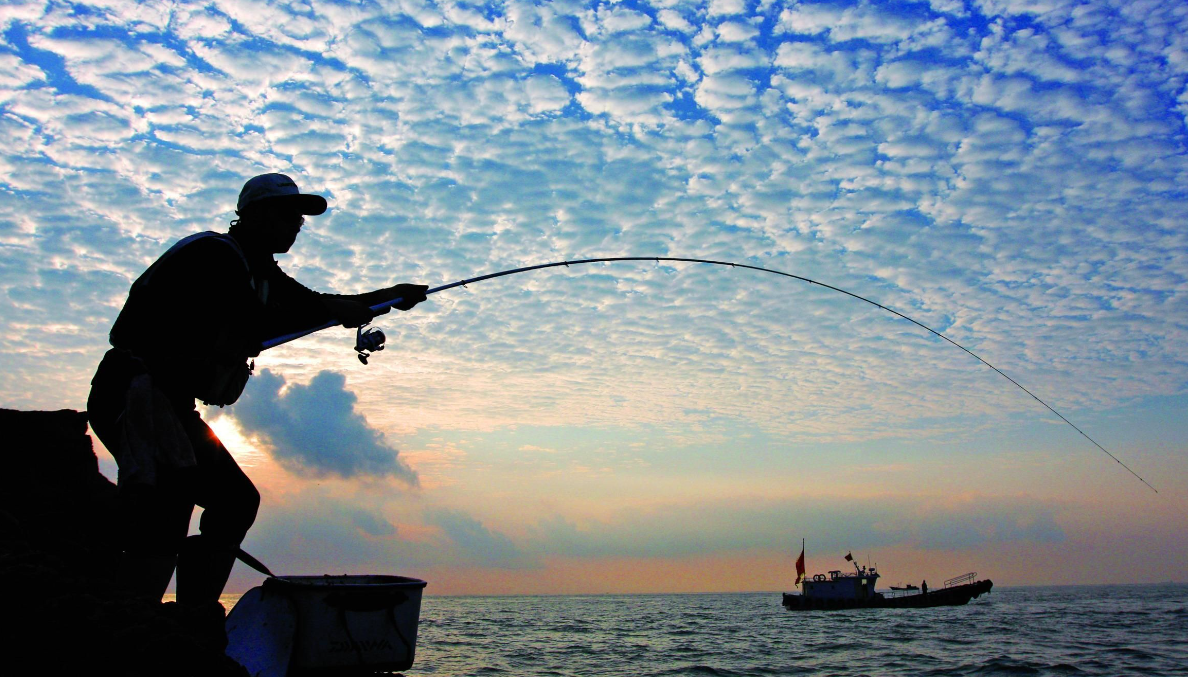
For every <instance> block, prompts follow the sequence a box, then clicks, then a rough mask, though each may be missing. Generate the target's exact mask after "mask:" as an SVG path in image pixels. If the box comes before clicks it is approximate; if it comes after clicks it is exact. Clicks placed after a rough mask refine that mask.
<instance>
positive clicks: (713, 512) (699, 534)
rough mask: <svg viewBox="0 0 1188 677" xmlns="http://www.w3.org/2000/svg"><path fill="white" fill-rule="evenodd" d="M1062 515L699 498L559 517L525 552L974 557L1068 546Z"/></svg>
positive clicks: (549, 520) (1050, 509)
mask: <svg viewBox="0 0 1188 677" xmlns="http://www.w3.org/2000/svg"><path fill="white" fill-rule="evenodd" d="M1058 511H1059V508H1058V507H1057V506H1053V505H1048V504H1045V503H1044V502H1043V501H1038V500H1035V499H1030V498H1026V497H1023V498H1014V499H1011V500H1002V499H997V498H992V497H987V498H980V499H970V500H968V501H960V502H956V503H954V502H952V501H945V500H935V499H921V498H909V497H903V498H898V497H880V498H879V499H877V500H863V499H859V500H853V499H847V500H834V499H828V498H816V499H813V500H805V499H793V500H770V501H758V500H741V501H740V500H737V499H732V500H731V501H730V502H728V503H724V502H719V501H699V502H697V503H695V504H670V505H664V504H661V505H657V506H653V507H651V508H649V509H647V510H639V509H632V510H629V511H628V510H624V511H621V512H619V513H618V514H616V515H614V517H612V518H610V519H605V520H603V521H587V522H585V523H583V524H581V525H579V524H578V523H576V522H574V521H572V520H570V519H566V518H564V517H562V516H560V515H553V516H550V517H546V518H543V519H541V520H540V521H539V522H538V523H537V524H536V525H535V528H534V530H533V534H532V536H531V538H530V539H529V540H528V542H527V543H526V544H525V546H524V547H525V549H526V550H528V551H531V552H534V553H538V554H541V555H546V554H547V555H555V556H569V557H676V558H679V557H689V556H695V555H698V554H704V553H715V554H722V553H727V552H744V551H748V550H764V549H767V548H770V547H772V544H773V543H781V542H783V541H784V540H786V537H787V534H789V533H796V534H807V536H806V537H807V538H808V539H809V540H810V541H812V542H814V543H816V544H817V545H816V547H817V548H820V549H824V550H830V549H833V550H845V549H847V548H853V549H855V550H857V549H876V548H887V547H892V546H903V545H908V546H913V547H917V548H920V549H923V550H971V549H976V548H978V547H981V546H984V545H988V544H1007V543H1015V544H1018V543H1041V544H1051V543H1060V542H1063V541H1064V538H1065V536H1064V530H1063V529H1062V528H1061V527H1060V526H1059V524H1058V522H1057V520H1056V515H1057V512H1058ZM826 525H827V526H826Z"/></svg>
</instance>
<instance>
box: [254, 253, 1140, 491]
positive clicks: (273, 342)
mask: <svg viewBox="0 0 1188 677" xmlns="http://www.w3.org/2000/svg"><path fill="white" fill-rule="evenodd" d="M619 261H654V262H656V263H660V262H661V261H667V262H675V263H704V264H708V265H712V266H729V267H731V268H745V269H747V270H754V271H758V272H760V273H770V274H772V275H779V276H781V277H788V278H791V279H793V280H799V281H801V282H807V283H809V284H815V285H817V286H818V287H824V288H825V289H829V290H832V291H835V292H838V293H839V294H845V295H846V296H849V297H850V298H854V299H857V300H859V301H864V302H866V303H869V304H870V305H872V306H874V307H876V308H879V309H880V310H885V311H887V312H888V313H891V314H892V315H895V316H896V317H899V318H902V319H904V320H907V321H908V322H911V323H912V324H914V325H916V326H917V327H920V328H921V329H923V330H925V331H927V332H928V333H930V334H932V335H933V336H937V337H939V338H942V339H944V340H945V341H947V342H949V343H950V344H952V345H954V346H956V347H958V348H960V349H961V350H963V351H964V352H965V353H966V354H967V355H969V356H970V357H973V358H974V359H975V360H977V361H978V362H981V363H982V364H984V365H986V366H987V367H990V368H991V369H993V370H994V371H995V372H997V373H998V375H999V376H1001V377H1003V378H1005V379H1006V380H1008V381H1010V382H1011V383H1013V384H1014V385H1015V387H1017V388H1018V389H1019V390H1022V391H1023V392H1025V393H1027V394H1028V395H1030V396H1031V398H1032V399H1033V400H1035V401H1036V402H1039V403H1040V404H1042V405H1044V408H1046V409H1047V410H1048V411H1050V412H1052V413H1053V414H1055V415H1056V417H1057V418H1059V419H1060V420H1061V421H1064V422H1065V423H1067V424H1068V425H1070V426H1072V429H1073V430H1075V431H1077V432H1078V433H1080V434H1081V436H1082V437H1084V438H1085V439H1087V440H1089V441H1090V442H1092V443H1093V446H1095V447H1097V448H1098V449H1100V450H1101V451H1102V452H1104V453H1105V455H1106V456H1109V457H1110V458H1112V459H1114V462H1115V463H1117V464H1118V465H1120V466H1122V467H1123V468H1125V469H1126V472H1128V473H1130V474H1131V475H1134V477H1135V478H1136V479H1138V481H1140V482H1142V483H1143V484H1145V485H1147V487H1148V488H1149V489H1150V490H1151V491H1154V492H1155V493H1159V490H1158V489H1156V488H1155V487H1153V486H1151V483H1150V482H1148V481H1147V480H1145V479H1143V478H1142V477H1140V476H1139V474H1138V473H1136V472H1135V471H1133V470H1131V469H1130V466H1128V465H1126V464H1125V463H1123V462H1122V460H1121V459H1119V458H1118V457H1117V456H1115V455H1113V454H1112V453H1110V451H1109V450H1108V449H1106V448H1105V447H1103V446H1101V445H1100V444H1098V442H1097V440H1095V439H1093V438H1092V437H1090V436H1089V435H1088V434H1087V433H1086V432H1085V431H1084V430H1081V429H1080V428H1078V427H1077V426H1076V425H1075V424H1074V423H1073V422H1072V421H1070V420H1068V419H1067V418H1065V417H1064V414H1061V413H1060V412H1058V411H1056V410H1055V409H1053V408H1052V406H1051V405H1049V404H1048V403H1047V402H1045V401H1043V400H1041V399H1040V398H1039V397H1038V396H1036V394H1035V393H1033V392H1031V391H1030V390H1028V389H1027V388H1024V387H1023V385H1022V384H1021V383H1019V382H1018V381H1016V380H1015V379H1013V378H1011V377H1010V376H1007V375H1006V374H1005V373H1004V372H1003V371H1002V370H1001V369H999V368H998V367H996V366H994V365H993V364H990V363H989V362H987V361H986V360H984V359H982V358H981V357H979V356H978V355H977V354H976V353H974V352H973V351H972V350H970V349H969V348H966V347H965V346H963V345H961V344H960V343H957V342H956V341H954V340H953V339H951V338H949V337H948V336H945V335H944V334H942V333H940V332H939V331H937V330H935V329H933V328H932V327H929V326H928V325H926V324H924V323H922V322H919V321H917V320H914V319H912V318H910V317H908V316H907V315H904V314H903V313H901V312H899V311H898V310H895V309H894V308H888V307H887V306H884V305H883V304H881V303H877V302H875V301H871V300H870V299H868V298H866V297H865V296H859V295H858V294H855V293H854V292H850V291H846V290H845V289H842V288H841V287H835V286H833V285H831V284H825V283H824V282H818V281H816V280H813V279H810V278H807V277H803V276H801V275H793V274H792V273H785V272H783V271H779V270H773V269H771V268H763V267H761V266H752V265H749V264H746V263H731V262H730V261H715V260H712V259H688V258H680V257H672V256H611V257H604V258H597V259H575V260H572V261H554V262H552V263H541V264H537V265H535V266H524V267H522V268H512V269H511V270H501V271H499V272H497V273H488V274H486V275H479V276H478V277H472V278H468V279H465V280H458V281H457V282H451V283H449V284H443V285H442V286H440V287H434V288H432V289H429V290H427V291H426V292H425V295H426V296H428V295H429V294H436V293H438V292H442V291H445V290H447V289H453V288H454V287H465V286H467V285H469V284H473V283H475V282H482V281H483V280H492V279H495V278H497V277H506V276H508V275H517V274H519V273H527V272H530V271H533V270H544V269H545V268H559V267H561V266H564V267H566V268H568V267H569V266H578V265H583V264H587V263H614V262H619ZM402 300H403V299H399V298H397V299H392V300H390V301H385V302H383V303H378V304H376V305H374V306H371V310H372V311H374V312H380V311H383V310H386V309H388V308H391V307H392V306H394V305H396V304H397V303H400V302H401V301H402ZM336 326H339V323H338V322H327V323H326V324H323V325H320V326H317V327H313V328H311V329H303V330H301V331H297V332H293V333H292V334H286V335H284V336H278V337H276V338H273V339H269V340H267V341H264V343H263V344H262V347H263V349H265V350H267V349H268V348H273V347H276V346H279V345H281V344H283V343H288V342H289V341H294V340H296V339H299V338H301V337H303V336H308V335H310V334H312V333H314V332H319V331H321V330H323V329H329V328H330V327H336ZM360 331H361V332H362V329H361V330H360ZM363 336H366V334H363V333H361V334H360V337H361V338H362V337H363ZM382 336H383V335H382V334H380V337H379V338H380V345H381V346H382ZM378 349H382V348H378ZM360 354H361V355H362V354H363V353H362V351H361V352H360ZM361 359H364V362H365V363H366V360H365V358H361Z"/></svg>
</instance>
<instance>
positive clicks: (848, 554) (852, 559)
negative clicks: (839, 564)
mask: <svg viewBox="0 0 1188 677" xmlns="http://www.w3.org/2000/svg"><path fill="white" fill-rule="evenodd" d="M846 561H847V562H853V561H854V556H853V555H851V554H850V553H848V552H847V553H846Z"/></svg>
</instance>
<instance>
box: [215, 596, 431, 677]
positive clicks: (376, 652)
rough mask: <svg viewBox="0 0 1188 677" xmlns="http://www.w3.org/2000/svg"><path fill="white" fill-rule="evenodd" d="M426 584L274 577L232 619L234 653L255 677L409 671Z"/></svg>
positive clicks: (241, 602)
mask: <svg viewBox="0 0 1188 677" xmlns="http://www.w3.org/2000/svg"><path fill="white" fill-rule="evenodd" d="M425 585H426V583H425V581H422V580H418V579H415V578H406V577H404V576H378V575H364V576H277V577H274V578H269V579H267V580H265V581H264V585H262V586H260V587H258V588H253V589H252V590H250V591H248V593H247V594H245V595H244V596H243V597H242V598H240V600H239V603H238V604H236V605H235V608H234V609H232V610H231V613H230V614H229V615H228V616H227V639H228V646H227V655H228V656H230V657H231V658H233V659H235V660H236V661H238V662H239V663H240V664H241V665H243V666H244V667H245V668H247V669H248V672H249V673H250V674H252V675H253V676H254V677H255V676H259V677H272V676H276V677H281V676H283V675H318V674H334V675H365V674H374V673H380V672H391V671H396V670H407V669H408V668H410V667H412V664H413V657H414V655H415V653H416V646H417V623H418V621H419V620H420V614H421V593H422V591H423V590H424V589H425ZM281 663H284V665H281Z"/></svg>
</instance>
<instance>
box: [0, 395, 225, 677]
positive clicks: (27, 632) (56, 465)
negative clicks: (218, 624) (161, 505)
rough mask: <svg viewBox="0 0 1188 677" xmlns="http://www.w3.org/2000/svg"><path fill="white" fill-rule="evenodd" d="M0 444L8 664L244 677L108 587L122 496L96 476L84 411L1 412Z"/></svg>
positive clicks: (140, 603)
mask: <svg viewBox="0 0 1188 677" xmlns="http://www.w3.org/2000/svg"><path fill="white" fill-rule="evenodd" d="M0 440H3V441H4V446H3V454H4V456H5V458H4V464H5V472H3V473H0V599H3V600H4V601H5V607H6V614H7V615H8V619H7V620H8V622H7V623H6V625H7V626H8V627H10V628H12V630H11V631H7V632H4V633H0V652H2V653H3V655H5V656H8V657H9V660H10V662H12V661H13V660H15V659H16V657H18V656H19V657H21V660H20V661H19V662H20V663H22V664H25V665H27V666H29V667H27V668H25V669H24V671H25V674H42V673H44V674H64V673H67V672H75V671H77V672H79V673H91V672H94V673H99V674H114V675H146V676H148V675H154V676H155V675H180V676H186V675H195V676H198V675H202V676H203V677H221V676H223V675H227V676H232V675H234V676H235V677H246V675H247V674H248V673H247V670H245V669H244V668H243V667H242V666H240V665H239V664H238V663H236V662H235V661H233V660H231V659H230V658H228V657H227V656H226V655H224V654H223V651H222V646H221V645H220V641H222V642H225V641H226V640H225V638H220V637H219V636H218V633H211V632H209V631H208V630H209V629H207V628H205V627H204V625H202V624H197V623H195V622H194V621H193V619H192V618H190V617H189V615H188V614H185V613H179V612H178V610H177V609H175V608H170V606H168V605H165V604H162V603H160V602H159V601H147V600H143V599H138V598H135V597H134V596H132V595H129V594H128V593H127V592H126V591H124V590H122V589H121V588H119V587H118V586H116V585H115V584H114V583H113V582H112V575H111V574H112V571H113V570H114V567H115V564H116V562H117V561H118V557H119V549H118V547H117V539H116V536H115V534H116V529H117V528H118V524H117V523H116V520H115V519H114V515H115V511H116V501H117V491H116V487H115V485H113V484H112V483H111V482H110V481H109V480H108V479H107V478H105V477H103V475H101V474H100V473H99V464H98V459H97V458H96V457H95V452H94V449H93V447H92V443H91V438H90V436H88V435H87V419H86V414H84V413H82V412H77V411H71V410H61V411H13V410H11V409H0ZM207 612H209V613H207ZM204 613H206V615H211V614H213V611H211V610H205V611H204Z"/></svg>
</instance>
